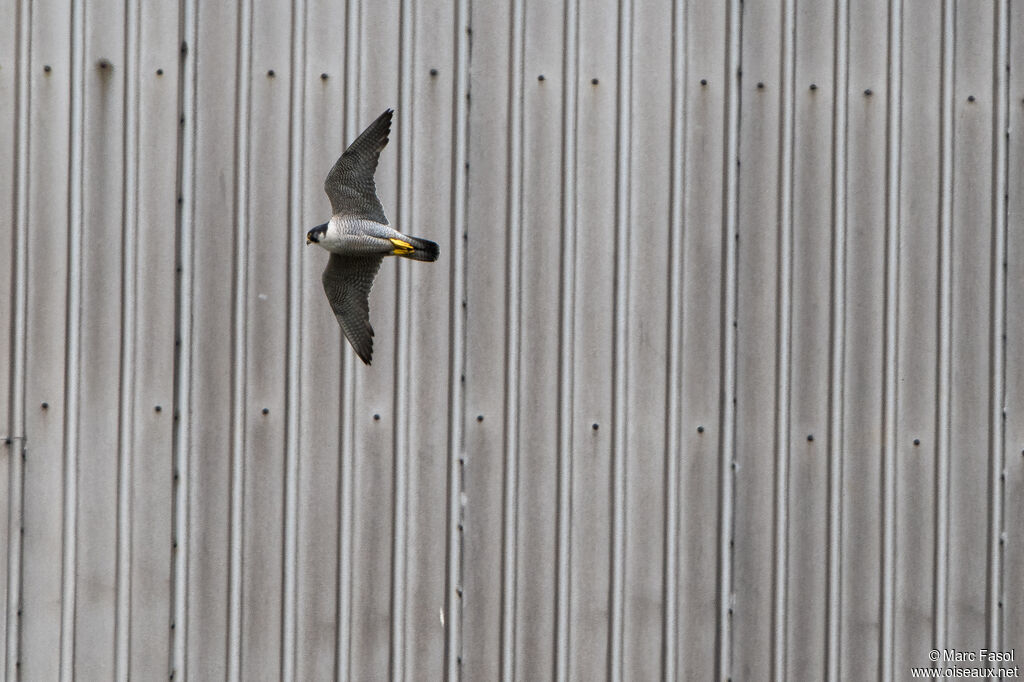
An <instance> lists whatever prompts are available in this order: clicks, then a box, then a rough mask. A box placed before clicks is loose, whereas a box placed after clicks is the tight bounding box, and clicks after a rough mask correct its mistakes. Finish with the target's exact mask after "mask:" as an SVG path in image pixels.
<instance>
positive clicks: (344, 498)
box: [335, 0, 361, 680]
mask: <svg viewBox="0 0 1024 682" xmlns="http://www.w3.org/2000/svg"><path fill="white" fill-rule="evenodd" d="M360 7H361V3H360V2H358V0H348V2H346V4H345V114H344V119H345V122H344V126H343V128H344V131H345V139H346V140H352V139H355V136H356V134H357V132H358V129H357V128H356V126H357V122H358V118H359V107H358V103H359V74H360V69H359V57H360V52H359V48H360V45H361V41H360V30H359V29H360V17H361V15H360V12H359V10H360ZM339 343H340V344H342V345H343V344H344V343H345V342H344V341H339ZM339 350H341V351H342V352H341V366H342V379H341V396H340V398H341V407H340V412H341V418H340V419H339V424H338V428H339V429H340V433H339V434H338V435H339V441H340V443H341V462H340V465H339V467H338V497H339V500H338V506H339V507H340V511H339V519H338V602H337V617H336V619H335V620H336V622H337V623H338V634H337V637H338V641H337V643H336V650H335V677H336V678H337V679H339V680H347V679H349V674H350V670H351V661H352V658H351V651H350V648H351V646H352V516H353V508H352V507H353V500H354V492H353V478H354V476H353V469H354V466H355V454H354V453H355V428H354V426H355V373H356V369H355V358H354V357H353V354H352V353H349V352H346V351H345V349H344V348H342V347H340V346H339Z"/></svg>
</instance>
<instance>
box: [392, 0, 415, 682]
mask: <svg viewBox="0 0 1024 682" xmlns="http://www.w3.org/2000/svg"><path fill="white" fill-rule="evenodd" d="M400 7H401V9H400V20H399V51H398V107H399V109H400V110H401V111H402V112H403V116H404V118H403V119H402V120H401V121H400V122H399V127H398V155H399V162H398V224H399V225H400V226H403V229H408V228H407V227H406V226H412V225H414V224H415V213H416V207H415V206H414V205H413V188H412V183H413V151H414V150H413V132H414V130H413V128H414V126H413V120H414V119H415V110H414V106H415V105H414V101H413V88H412V79H413V63H414V59H415V49H416V41H415V31H416V22H415V16H414V15H413V11H414V6H413V2H412V0H401V6H400ZM407 265H408V263H401V262H400V263H399V266H398V287H397V288H398V315H397V324H396V330H395V349H396V352H397V353H398V358H397V362H396V363H395V402H394V409H395V422H394V423H395V427H394V428H395V430H394V435H395V459H394V462H395V469H394V518H393V523H394V531H393V536H392V543H393V545H392V546H393V549H392V564H391V571H392V572H391V662H390V663H391V679H397V680H404V679H405V678H406V670H405V655H406V651H405V647H406V641H407V638H406V629H407V627H408V618H407V615H408V614H407V612H406V611H407V608H408V604H407V603H406V591H407V590H406V588H407V582H408V575H407V572H408V569H409V567H408V560H407V549H408V542H409V524H408V518H407V515H408V501H409V499H408V498H409V383H410V380H409V371H410V369H409V367H410V360H409V358H410V353H409V350H408V349H409V346H410V343H409V318H410V316H411V304H410V302H409V298H410V296H411V292H412V287H411V284H410V279H411V276H410V273H409V271H408V268H407V267H406V266H407Z"/></svg>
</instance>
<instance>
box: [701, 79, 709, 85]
mask: <svg viewBox="0 0 1024 682" xmlns="http://www.w3.org/2000/svg"><path fill="white" fill-rule="evenodd" d="M700 84H701V85H707V84H708V79H707V78H701V79H700Z"/></svg>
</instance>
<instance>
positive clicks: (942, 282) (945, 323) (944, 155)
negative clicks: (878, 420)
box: [932, 0, 956, 650]
mask: <svg viewBox="0 0 1024 682" xmlns="http://www.w3.org/2000/svg"><path fill="white" fill-rule="evenodd" d="M955 47H956V5H955V3H954V0H944V2H943V4H942V76H941V85H940V92H941V93H942V94H941V121H942V123H941V126H942V128H941V138H940V143H939V145H940V146H939V154H940V159H941V160H940V186H939V263H938V266H939V301H938V337H939V354H938V359H937V361H938V367H937V368H936V372H937V373H938V404H937V406H936V410H937V412H936V429H937V430H938V433H937V434H936V443H937V448H936V459H937V462H936V464H937V466H936V469H935V594H934V604H935V606H934V615H933V622H934V628H935V629H934V633H933V642H932V647H933V648H935V649H940V650H941V649H943V648H945V642H946V630H947V622H946V620H947V609H948V603H947V602H948V596H949V594H948V578H949V467H950V464H949V460H950V454H949V440H950V420H951V414H950V400H951V396H950V392H951V385H952V376H951V375H952V362H953V359H952V336H953V330H952V326H953V322H952V310H953V284H952V279H953V255H952V253H953V251H952V247H953V88H954V77H955V72H954V69H953V54H954V50H955Z"/></svg>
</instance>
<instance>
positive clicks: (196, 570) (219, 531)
mask: <svg viewBox="0 0 1024 682" xmlns="http://www.w3.org/2000/svg"><path fill="white" fill-rule="evenodd" d="M196 23H197V27H198V36H197V44H196V45H192V46H188V45H186V49H188V50H189V51H190V52H189V55H187V56H186V57H187V58H186V60H185V61H186V68H187V65H188V59H189V58H191V59H194V60H195V64H196V79H195V84H194V87H195V100H194V106H195V124H194V131H193V132H192V134H194V135H195V148H196V154H195V160H194V164H195V166H194V168H195V170H194V172H195V189H194V198H193V199H192V201H193V202H194V208H193V209H192V210H193V211H194V214H193V215H194V222H192V223H191V224H190V225H186V228H185V229H189V230H191V233H192V246H191V254H190V256H191V265H192V270H193V272H192V275H191V277H189V278H186V277H185V274H183V282H182V292H183V293H184V292H188V295H189V297H190V298H191V300H192V309H191V310H189V311H186V312H183V313H182V314H183V315H187V316H188V317H189V318H190V326H191V334H190V335H189V336H188V337H183V338H182V344H183V345H185V346H186V349H185V350H184V351H183V352H184V353H187V354H188V355H189V356H190V357H191V366H190V376H188V377H187V378H186V381H187V386H181V385H179V386H178V391H179V392H180V391H185V390H187V392H188V394H189V396H190V406H189V410H188V411H187V412H186V413H184V414H182V415H180V418H181V419H182V420H187V421H188V424H187V427H186V432H187V433H188V434H189V438H188V452H189V457H188V467H187V468H188V479H187V480H186V481H185V488H186V493H185V494H186V496H187V497H186V499H187V506H188V511H187V514H188V533H187V536H186V537H184V538H179V539H178V544H179V547H180V548H183V549H184V550H185V551H186V552H187V560H186V561H187V578H185V580H184V581H181V580H180V579H179V584H180V585H181V586H182V587H184V588H185V589H187V601H186V603H187V619H188V620H187V622H186V623H185V624H183V626H181V627H182V628H183V629H182V632H181V633H180V634H177V636H179V637H183V638H185V642H184V646H185V656H186V660H185V661H184V665H185V669H184V670H183V671H182V674H184V675H185V676H186V677H187V678H193V677H203V676H207V675H209V676H213V677H224V676H226V674H227V671H228V668H229V667H232V666H237V660H236V659H234V658H233V657H232V658H231V660H229V656H230V654H229V648H231V649H233V648H235V647H237V645H238V641H237V640H238V628H237V623H234V624H233V621H232V620H230V618H237V615H233V614H229V599H232V598H234V599H237V598H238V595H237V583H236V582H235V581H229V572H230V571H231V570H232V569H236V570H239V569H240V568H241V567H238V566H237V563H233V562H232V558H233V556H232V555H233V553H234V551H235V550H234V548H235V547H240V545H241V538H238V537H232V535H231V533H230V525H229V523H230V520H231V519H232V518H233V516H232V514H233V513H234V514H238V513H240V512H241V510H236V509H233V505H232V497H233V495H234V494H236V491H235V490H234V487H233V486H232V478H233V471H232V469H233V465H234V464H235V462H236V461H237V459H238V458H239V457H241V453H236V452H233V451H232V438H233V436H234V434H235V429H236V428H237V427H236V426H233V425H232V417H231V415H232V409H233V404H234V402H233V401H234V400H237V399H239V398H238V397H235V396H233V395H232V389H231V381H232V377H233V375H234V373H235V372H236V371H237V366H236V365H237V363H238V362H239V361H240V359H239V358H235V357H233V353H232V336H233V329H232V291H233V286H234V284H233V282H234V280H235V272H236V268H237V265H235V261H234V257H235V256H234V254H235V250H236V244H237V243H238V240H239V239H240V238H241V237H242V236H243V235H244V234H245V233H246V232H247V229H248V228H247V225H243V226H242V227H241V229H239V226H238V224H237V220H238V210H239V207H238V206H237V205H236V201H237V196H236V184H237V183H239V182H245V181H246V180H247V178H246V176H245V174H244V173H243V172H241V171H240V170H239V169H238V168H237V167H236V164H235V147H236V144H237V141H236V139H235V138H236V135H235V130H236V128H237V126H238V112H237V111H236V104H235V88H236V87H237V85H238V83H237V82H236V74H235V72H236V68H237V67H236V55H237V53H238V48H237V40H238V38H237V36H236V28H237V27H238V23H239V20H238V16H237V11H236V10H235V9H233V8H231V7H228V6H225V5H221V6H216V7H215V6H213V5H208V4H205V3H203V4H199V5H198V16H197V19H196ZM185 113H186V116H187V115H189V113H190V112H189V111H188V110H187V109H186V112H185ZM188 181H189V179H188V178H183V180H182V182H188ZM229 263H230V264H231V265H230V266H229V265H228V264H229ZM180 324H181V322H180V321H179V325H180ZM236 556H237V555H236ZM232 625H233V626H232Z"/></svg>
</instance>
